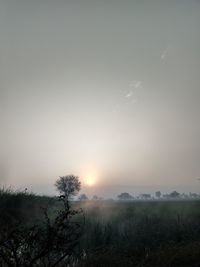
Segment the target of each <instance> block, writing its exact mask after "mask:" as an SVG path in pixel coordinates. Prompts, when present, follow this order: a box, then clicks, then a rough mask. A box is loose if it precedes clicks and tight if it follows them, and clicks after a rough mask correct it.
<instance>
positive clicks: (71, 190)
mask: <svg viewBox="0 0 200 267" xmlns="http://www.w3.org/2000/svg"><path fill="white" fill-rule="evenodd" d="M55 187H56V189H57V190H58V191H59V192H60V194H61V195H60V199H63V201H64V205H65V206H66V208H67V209H69V200H70V199H71V198H72V197H73V196H75V195H77V193H78V192H79V191H80V189H81V182H80V181H79V178H78V176H75V175H73V174H70V175H66V176H60V177H59V178H58V180H57V181H56V182H55Z"/></svg>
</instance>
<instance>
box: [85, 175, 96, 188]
mask: <svg viewBox="0 0 200 267" xmlns="http://www.w3.org/2000/svg"><path fill="white" fill-rule="evenodd" d="M85 183H86V185H87V186H90V187H92V186H94V185H95V184H96V178H95V177H94V176H88V177H86V179H85Z"/></svg>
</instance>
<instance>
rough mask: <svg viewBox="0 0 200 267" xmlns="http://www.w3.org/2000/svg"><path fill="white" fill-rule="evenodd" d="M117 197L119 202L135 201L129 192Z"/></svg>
mask: <svg viewBox="0 0 200 267" xmlns="http://www.w3.org/2000/svg"><path fill="white" fill-rule="evenodd" d="M117 197H118V199H119V200H131V199H133V197H132V196H131V195H130V194H129V193H127V192H124V193H121V194H120V195H118V196H117Z"/></svg>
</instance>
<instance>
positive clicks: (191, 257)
mask: <svg viewBox="0 0 200 267" xmlns="http://www.w3.org/2000/svg"><path fill="white" fill-rule="evenodd" d="M72 205H73V207H74V208H82V209H83V213H84V226H83V234H82V237H81V241H80V244H79V246H78V248H77V255H79V256H77V257H78V260H77V261H76V264H75V265H74V266H77V267H83V266H84V267H86V266H87V267H90V266H91V267H95V266H135V267H136V266H137V267H139V266H140V267H142V266H145V267H147V266H149V267H150V266H152V267H170V266H171V267H173V266H175V267H176V266H179V267H186V266H187V267H198V266H200V264H199V263H200V201H171V202H167V201H160V202H159V201H155V202H144V201H141V202H114V201H86V202H74V203H73V204H72ZM46 206H48V212H49V214H50V217H51V218H53V216H54V212H55V211H56V210H57V209H59V206H60V203H59V202H58V201H57V199H56V198H49V197H41V196H35V195H32V194H24V193H15V194H14V193H5V192H4V193H1V194H0V214H1V216H0V224H1V228H2V227H4V226H5V225H7V226H8V225H9V227H12V225H15V224H17V223H18V222H19V221H21V222H23V224H31V223H40V221H42V218H43V214H42V207H46ZM77 220H80V221H81V220H83V218H77Z"/></svg>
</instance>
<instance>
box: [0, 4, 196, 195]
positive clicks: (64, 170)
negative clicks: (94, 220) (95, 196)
mask: <svg viewBox="0 0 200 267" xmlns="http://www.w3.org/2000/svg"><path fill="white" fill-rule="evenodd" d="M199 14H200V1H197V0H190V1H188V0H157V1H154V0H144V1H143V0H140V1H139V0H138V1H136V0H129V1H128V0H123V1H119V0H78V1H77V0H71V1H69V0H65V1H64V0H63V1H53V0H45V1H42V0H29V1H27V0H17V1H16V0H1V1H0V116H1V117H0V120H1V121H0V127H1V131H0V135H1V137H0V183H1V184H2V185H3V184H7V185H9V184H12V185H13V186H15V187H16V188H25V187H28V189H29V190H33V191H35V192H38V193H52V192H53V190H54V188H53V184H54V181H55V179H56V178H57V177H58V176H60V175H65V174H69V173H74V174H76V175H79V176H80V178H81V180H82V182H83V184H84V183H85V182H86V180H87V177H93V178H95V180H96V185H95V186H94V187H93V188H92V187H91V188H84V190H86V192H87V193H89V194H92V193H93V192H97V193H99V194H101V195H115V194H116V193H119V192H120V191H124V190H126V191H127V190H128V191H129V192H130V193H132V192H139V191H145V190H146V191H151V190H156V189H159V188H160V189H161V190H163V191H165V190H168V189H169V190H171V189H177V190H180V191H181V190H185V191H191V190H193V191H197V192H198V191H200V182H199V181H198V180H197V178H199V177H200V118H199V117H200V15H199ZM84 187H85V186H84Z"/></svg>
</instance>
